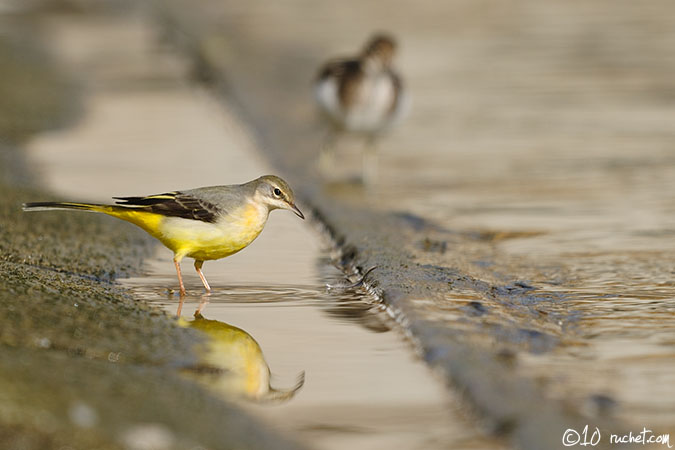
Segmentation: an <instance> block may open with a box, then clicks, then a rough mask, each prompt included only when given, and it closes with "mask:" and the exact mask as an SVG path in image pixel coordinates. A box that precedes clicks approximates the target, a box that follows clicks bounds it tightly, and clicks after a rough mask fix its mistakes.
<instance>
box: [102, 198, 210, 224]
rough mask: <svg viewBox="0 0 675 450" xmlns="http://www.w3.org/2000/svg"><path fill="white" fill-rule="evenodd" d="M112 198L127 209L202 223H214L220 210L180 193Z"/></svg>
mask: <svg viewBox="0 0 675 450" xmlns="http://www.w3.org/2000/svg"><path fill="white" fill-rule="evenodd" d="M113 198H114V199H115V200H117V201H116V202H115V203H116V204H118V205H120V206H124V207H127V208H134V209H142V210H144V211H148V212H153V213H156V214H161V215H163V216H170V217H182V218H183V219H192V220H200V221H202V222H209V223H214V222H216V220H217V218H218V215H219V214H220V210H219V209H218V208H217V207H216V206H215V205H214V204H212V203H209V202H207V201H204V200H201V199H198V198H196V197H194V196H192V195H189V194H184V193H182V192H167V193H164V194H158V195H150V196H148V197H113Z"/></svg>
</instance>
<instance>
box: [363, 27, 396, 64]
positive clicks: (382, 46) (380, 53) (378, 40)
mask: <svg viewBox="0 0 675 450" xmlns="http://www.w3.org/2000/svg"><path fill="white" fill-rule="evenodd" d="M394 53H396V40H395V39H394V38H393V37H392V36H391V35H389V34H386V33H377V34H375V35H373V37H371V38H370V40H369V41H368V43H367V44H366V46H365V47H364V48H363V54H362V55H363V57H364V58H366V59H369V60H375V61H377V62H379V63H380V64H382V66H384V67H388V66H390V65H391V62H392V60H393V59H394Z"/></svg>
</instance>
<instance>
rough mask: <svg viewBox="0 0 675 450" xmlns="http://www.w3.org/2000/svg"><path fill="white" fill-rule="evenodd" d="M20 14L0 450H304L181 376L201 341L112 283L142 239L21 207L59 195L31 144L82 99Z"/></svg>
mask: <svg viewBox="0 0 675 450" xmlns="http://www.w3.org/2000/svg"><path fill="white" fill-rule="evenodd" d="M13 14H15V13H11V12H10V13H9V15H2V16H1V17H0V21H2V23H3V24H5V23H7V24H10V25H11V26H9V25H8V26H7V27H5V28H3V34H2V36H1V37H0V48H2V51H0V58H2V67H3V74H10V75H11V77H9V78H6V77H4V76H3V78H1V79H0V85H2V88H1V89H2V90H3V92H5V93H7V95H6V96H5V95H3V102H0V103H2V108H3V119H2V120H1V121H0V127H2V128H0V131H1V133H2V134H1V135H2V139H1V142H2V144H1V145H2V149H1V154H2V158H1V160H0V164H1V165H2V170H1V171H0V174H1V176H2V179H1V180H0V184H1V186H2V196H1V198H0V235H1V236H0V237H1V239H0V246H1V250H2V252H1V253H2V258H1V259H0V272H1V273H2V284H1V287H0V352H1V353H2V358H1V359H0V366H1V368H2V370H0V378H1V382H0V386H1V387H0V398H2V401H1V402H0V447H2V448H3V449H13V450H14V449H51V448H54V449H66V448H68V449H94V448H96V449H99V448H100V449H103V448H105V449H148V448H166V449H185V448H192V449H197V448H234V447H236V448H275V449H277V448H289V449H290V448H300V446H299V445H297V444H293V443H291V442H290V441H289V440H287V439H286V438H283V437H280V436H279V435H278V434H274V433H272V432H270V431H269V430H268V429H267V428H265V427H263V426H261V425H260V423H259V422H256V421H255V420H253V419H252V418H251V417H250V415H248V414H245V413H244V412H242V411H241V409H240V408H236V407H234V406H232V405H231V404H227V403H225V402H224V401H223V400H220V399H216V398H214V396H213V395H211V394H210V393H209V392H207V391H206V390H205V389H203V388H200V387H199V386H198V385H196V384H195V383H193V382H189V381H188V380H186V379H184V378H183V377H182V376H180V374H179V370H178V369H179V368H180V367H184V366H186V365H190V364H192V363H194V361H196V360H197V352H196V350H195V347H196V346H197V345H199V344H200V343H203V342H204V337H203V336H202V335H200V334H199V333H197V332H196V331H194V330H190V329H186V328H184V327H180V326H179V325H178V324H177V323H176V322H175V320H174V319H173V318H171V317H170V315H168V314H165V313H163V312H161V311H160V310H158V309H157V308H153V307H150V306H148V305H147V304H146V303H144V302H140V301H138V300H136V299H134V298H132V297H131V296H130V295H129V294H128V293H127V292H125V291H124V290H122V289H121V288H120V287H119V285H116V284H114V283H113V282H112V281H113V280H114V279H115V278H117V277H119V276H120V275H128V274H131V273H136V272H137V271H138V270H139V269H140V265H141V262H142V259H143V257H145V256H148V255H149V254H150V252H151V250H152V244H151V240H150V239H148V238H147V237H146V236H145V235H144V234H143V233H142V232H140V231H139V230H135V229H133V228H132V227H128V226H126V225H125V224H122V223H117V222H114V221H110V220H106V219H105V218H103V217H97V216H93V215H77V214H76V215H58V214H33V215H28V214H24V213H22V212H21V203H22V202H26V201H31V200H35V199H38V198H39V199H41V200H45V199H50V198H54V197H53V194H49V193H48V192H46V191H44V190H43V188H41V187H40V186H39V183H38V182H37V179H38V177H36V176H35V174H34V172H32V171H31V168H30V165H29V164H28V163H27V162H26V159H25V153H24V148H23V147H24V146H25V145H27V144H29V143H30V142H31V137H32V135H33V133H36V132H38V131H43V132H44V130H45V129H48V128H51V127H54V126H57V125H60V124H64V123H68V122H70V123H72V121H73V119H75V117H74V115H73V111H77V110H78V108H79V106H80V104H79V103H77V102H78V101H79V100H81V97H78V96H76V95H75V94H76V92H73V91H70V90H64V88H63V86H76V83H74V82H73V80H72V79H68V78H65V77H66V74H67V73H68V72H67V71H65V70H59V69H56V68H55V67H54V66H53V65H52V63H51V62H50V60H49V59H46V58H44V56H43V55H46V54H48V52H49V50H48V49H46V48H45V47H44V43H45V39H47V40H48V39H49V37H50V34H49V30H48V29H46V28H44V26H45V23H44V22H43V20H44V19H45V17H44V16H39V15H38V16H35V15H31V13H30V12H26V11H20V12H17V13H16V14H19V15H18V16H16V15H13ZM17 24H21V25H22V26H23V27H25V28H23V29H22V30H23V31H18V32H14V31H13V26H15V25H17ZM43 32H44V34H42V33H43ZM32 55H40V57H33V56H32ZM5 83H9V85H7V84H5ZM7 99H9V100H10V101H11V104H8V103H6V102H4V101H5V100H7ZM8 119H9V120H8Z"/></svg>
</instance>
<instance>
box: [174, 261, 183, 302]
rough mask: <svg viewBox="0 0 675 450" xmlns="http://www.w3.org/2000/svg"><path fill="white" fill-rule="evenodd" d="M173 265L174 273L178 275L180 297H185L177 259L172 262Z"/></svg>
mask: <svg viewBox="0 0 675 450" xmlns="http://www.w3.org/2000/svg"><path fill="white" fill-rule="evenodd" d="M173 264H174V265H175V266H176V273H177V274H178V284H179V285H180V296H181V297H183V296H185V286H184V285H183V277H182V276H181V274H180V261H179V260H177V259H174V260H173Z"/></svg>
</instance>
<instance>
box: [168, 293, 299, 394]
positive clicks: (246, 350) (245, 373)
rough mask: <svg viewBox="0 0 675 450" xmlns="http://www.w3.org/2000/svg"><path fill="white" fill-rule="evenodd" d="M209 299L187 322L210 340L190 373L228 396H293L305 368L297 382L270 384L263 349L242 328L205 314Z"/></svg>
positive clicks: (186, 323) (188, 372) (269, 373)
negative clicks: (281, 385) (280, 385)
mask: <svg viewBox="0 0 675 450" xmlns="http://www.w3.org/2000/svg"><path fill="white" fill-rule="evenodd" d="M204 306H205V302H204V301H203V302H202V304H201V305H200V306H199V308H198V309H197V311H196V312H195V315H194V316H195V318H194V320H193V321H191V322H183V321H181V322H183V324H184V325H185V326H189V327H190V328H194V329H197V330H199V331H201V332H203V333H205V334H206V335H207V336H208V337H209V340H208V342H207V345H206V347H205V350H204V352H203V353H202V355H201V357H200V363H199V364H198V365H195V366H192V367H189V368H187V369H185V372H186V373H187V374H190V375H191V376H194V377H196V379H197V380H198V381H199V382H201V383H203V384H205V385H206V386H208V387H209V388H211V389H214V390H216V391H218V392H220V393H222V394H225V395H227V396H228V397H239V398H243V399H246V400H250V401H254V402H260V403H272V402H275V403H280V402H285V401H288V400H290V399H292V398H293V397H294V396H295V394H296V393H297V392H298V390H299V389H300V388H301V387H302V386H303V384H304V383H305V372H304V371H303V372H301V373H300V374H299V375H298V378H297V382H296V384H295V386H293V387H292V388H290V389H276V388H273V387H272V386H271V385H270V376H271V372H270V368H269V366H268V365H267V362H266V361H265V358H264V356H263V352H262V349H261V348H260V345H259V344H258V342H256V340H255V339H253V337H252V336H251V335H250V334H248V333H247V332H246V331H244V330H242V329H241V328H237V327H235V326H232V325H230V324H227V323H225V322H220V321H218V320H209V319H206V318H204V316H202V314H201V311H202V310H203V308H204Z"/></svg>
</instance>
